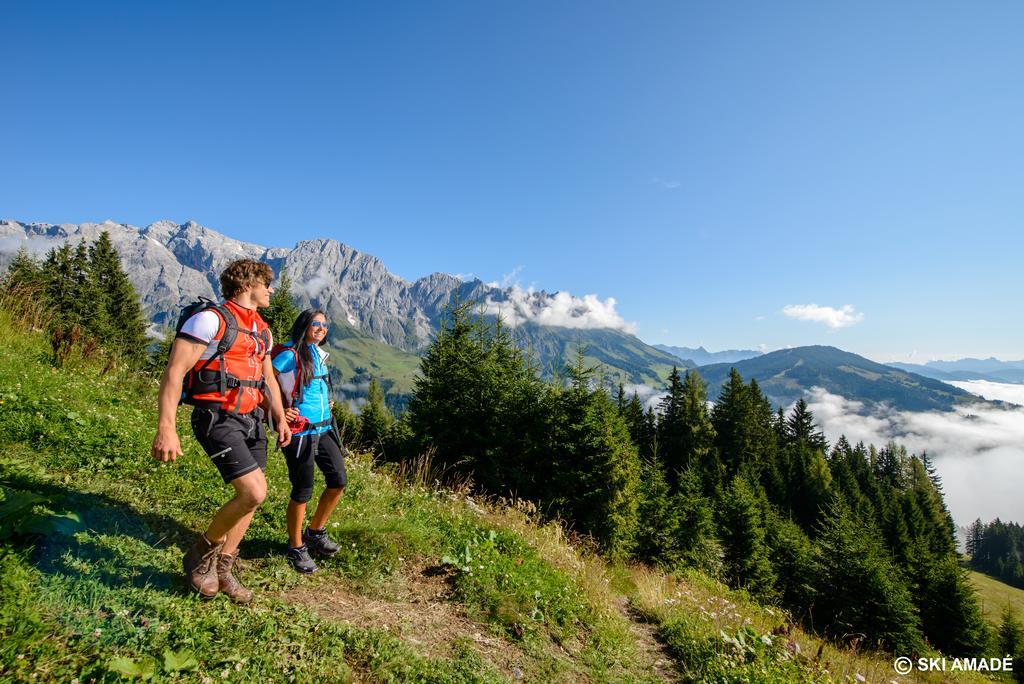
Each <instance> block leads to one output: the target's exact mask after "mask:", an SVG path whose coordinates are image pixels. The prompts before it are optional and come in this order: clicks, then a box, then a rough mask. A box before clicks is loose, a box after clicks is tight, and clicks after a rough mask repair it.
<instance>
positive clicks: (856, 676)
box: [854, 672, 867, 682]
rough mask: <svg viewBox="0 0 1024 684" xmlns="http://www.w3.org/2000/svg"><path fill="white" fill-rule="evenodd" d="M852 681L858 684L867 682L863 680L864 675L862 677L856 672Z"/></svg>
mask: <svg viewBox="0 0 1024 684" xmlns="http://www.w3.org/2000/svg"><path fill="white" fill-rule="evenodd" d="M854 679H856V680H857V681H858V682H866V681H867V680H866V679H865V678H864V675H862V674H861V673H860V672H858V673H857V674H856V675H855V676H854Z"/></svg>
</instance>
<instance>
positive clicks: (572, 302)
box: [484, 285, 636, 334]
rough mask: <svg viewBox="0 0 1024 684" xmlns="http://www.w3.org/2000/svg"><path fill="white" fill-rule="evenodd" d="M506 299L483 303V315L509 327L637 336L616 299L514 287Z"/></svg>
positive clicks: (507, 292) (507, 291)
mask: <svg viewBox="0 0 1024 684" xmlns="http://www.w3.org/2000/svg"><path fill="white" fill-rule="evenodd" d="M502 296H503V297H504V298H503V299H495V298H494V296H493V295H492V296H488V297H487V299H486V301H484V313H486V314H489V315H494V316H500V317H501V318H502V320H503V321H504V322H505V323H506V324H508V325H510V326H513V327H515V326H517V325H521V324H523V323H527V322H533V323H536V324H538V325H551V326H557V327H560V328H580V329H592V328H613V329H615V330H622V331H624V332H627V333H630V334H636V324H635V323H627V322H626V321H624V320H623V319H622V316H620V315H619V314H618V313H617V312H616V311H615V298H614V297H609V298H608V299H605V300H603V301H602V300H601V299H600V298H599V297H598V296H597V295H596V294H588V295H583V296H582V297H576V296H574V295H571V294H569V293H568V292H556V293H555V294H553V295H551V294H547V293H546V292H535V291H534V290H533V288H532V287H531V288H528V289H525V290H524V289H522V288H521V287H519V286H518V285H513V286H512V287H511V288H509V289H508V290H506V291H505V292H504V293H503V295H502Z"/></svg>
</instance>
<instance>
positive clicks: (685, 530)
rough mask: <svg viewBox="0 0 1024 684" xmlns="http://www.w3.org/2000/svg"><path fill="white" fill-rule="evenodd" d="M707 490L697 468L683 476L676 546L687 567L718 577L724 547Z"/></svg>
mask: <svg viewBox="0 0 1024 684" xmlns="http://www.w3.org/2000/svg"><path fill="white" fill-rule="evenodd" d="M703 488H704V483H703V478H702V475H701V473H700V471H699V469H698V467H697V466H696V465H694V466H691V467H689V468H687V469H686V470H684V471H683V472H681V473H680V474H679V483H678V487H677V490H676V492H675V495H674V496H673V499H672V507H673V509H674V510H675V511H676V516H677V531H676V535H675V537H676V544H675V545H676V547H677V548H678V553H679V558H680V560H681V561H682V562H683V563H684V564H685V565H688V566H691V567H695V568H699V569H701V570H703V571H704V572H706V573H707V574H709V575H711V576H712V577H718V576H719V575H720V574H721V572H722V555H723V551H722V545H721V544H720V543H719V541H718V538H717V536H716V534H715V518H714V507H713V505H712V503H711V500H710V499H708V497H706V496H705V495H704V491H703Z"/></svg>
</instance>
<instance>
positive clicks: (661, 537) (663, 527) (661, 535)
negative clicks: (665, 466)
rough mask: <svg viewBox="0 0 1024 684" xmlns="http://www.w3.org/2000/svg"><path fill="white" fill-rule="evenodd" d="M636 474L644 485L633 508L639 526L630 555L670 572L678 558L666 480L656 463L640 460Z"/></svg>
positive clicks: (674, 509)
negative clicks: (638, 472)
mask: <svg viewBox="0 0 1024 684" xmlns="http://www.w3.org/2000/svg"><path fill="white" fill-rule="evenodd" d="M640 472H641V475H642V478H643V484H644V486H643V489H642V495H641V498H640V503H639V506H638V508H637V517H638V520H639V524H638V528H637V540H636V548H635V549H634V551H633V553H634V556H635V557H636V558H637V559H639V560H642V561H643V562H645V563H651V564H654V565H659V566H661V567H663V568H665V569H666V570H671V569H673V568H674V567H675V565H676V563H678V562H679V555H680V554H679V549H678V547H677V543H676V539H675V535H676V532H677V530H678V529H679V509H678V508H677V507H676V506H674V505H673V504H674V502H673V500H672V494H671V491H670V489H669V486H668V481H667V480H666V478H665V473H664V472H662V469H661V465H660V464H659V463H657V462H655V461H652V460H650V459H642V460H641V466H640Z"/></svg>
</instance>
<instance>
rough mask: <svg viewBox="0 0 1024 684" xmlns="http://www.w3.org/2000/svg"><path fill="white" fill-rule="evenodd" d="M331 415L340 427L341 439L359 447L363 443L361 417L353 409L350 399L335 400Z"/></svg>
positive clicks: (347, 443)
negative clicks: (360, 434) (360, 433)
mask: <svg viewBox="0 0 1024 684" xmlns="http://www.w3.org/2000/svg"><path fill="white" fill-rule="evenodd" d="M331 416H332V417H333V418H334V422H335V424H336V425H337V427H338V435H339V436H340V437H341V441H342V442H344V443H345V444H346V445H351V446H352V447H353V448H356V447H358V446H359V445H360V444H361V443H362V440H361V439H360V436H359V423H360V418H359V416H358V415H356V414H355V413H354V412H353V411H352V407H351V406H350V405H349V402H348V400H347V399H346V400H341V401H335V402H334V405H333V406H331Z"/></svg>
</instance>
